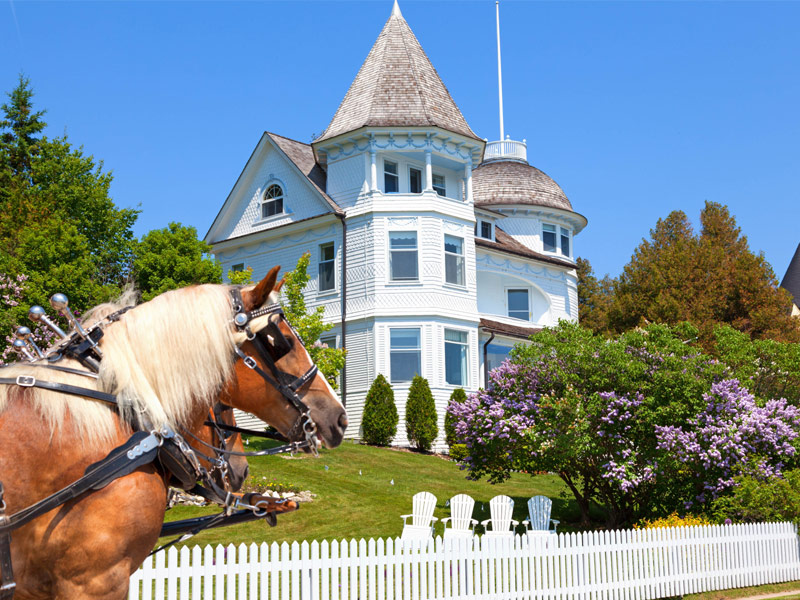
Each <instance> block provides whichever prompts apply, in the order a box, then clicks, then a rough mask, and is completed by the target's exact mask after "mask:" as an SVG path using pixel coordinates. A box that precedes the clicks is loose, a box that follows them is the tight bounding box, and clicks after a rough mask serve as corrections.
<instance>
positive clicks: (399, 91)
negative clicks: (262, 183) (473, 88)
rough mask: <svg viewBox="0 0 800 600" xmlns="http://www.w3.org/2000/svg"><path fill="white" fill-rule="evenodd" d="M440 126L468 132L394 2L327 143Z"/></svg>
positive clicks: (332, 124)
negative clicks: (372, 131)
mask: <svg viewBox="0 0 800 600" xmlns="http://www.w3.org/2000/svg"><path fill="white" fill-rule="evenodd" d="M430 126H434V127H439V128H441V129H445V130H447V131H451V132H454V133H458V134H461V135H465V136H467V137H471V138H474V139H480V138H478V136H476V135H475V133H473V131H472V129H470V127H469V125H467V121H466V120H465V119H464V116H463V115H462V114H461V111H460V110H459V109H458V106H456V103H455V102H454V101H453V98H451V96H450V92H448V91H447V88H446V87H445V85H444V83H442V80H441V79H440V78H439V74H438V73H437V72H436V69H434V68H433V65H432V64H431V61H430V60H428V57H427V56H426V55H425V51H424V50H423V49H422V46H420V44H419V42H418V41H417V38H416V36H415V35H414V33H413V32H412V31H411V28H410V27H409V26H408V23H406V21H405V19H403V15H402V14H401V13H400V9H399V8H398V6H397V2H395V5H394V9H393V10H392V14H391V16H390V17H389V20H388V21H386V25H384V27H383V31H381V33H380V35H379V36H378V39H377V41H376V42H375V45H373V46H372V50H370V53H369V55H368V56H367V59H366V60H365V61H364V64H363V65H361V69H360V70H359V72H358V75H356V78H355V80H354V81H353V83H352V85H351V86H350V89H349V90H348V91H347V94H346V95H345V97H344V100H342V103H341V104H340V105H339V109H338V110H337V111H336V114H335V115H334V116H333V120H331V122H330V125H328V128H327V129H326V130H325V131H324V132H323V133H322V135H321V136H320V137H319V138H318V139H317V140H315V141H316V142H319V141H322V140H326V139H329V138H332V137H335V136H337V135H341V134H343V133H347V132H349V131H355V130H356V129H360V128H361V127H430Z"/></svg>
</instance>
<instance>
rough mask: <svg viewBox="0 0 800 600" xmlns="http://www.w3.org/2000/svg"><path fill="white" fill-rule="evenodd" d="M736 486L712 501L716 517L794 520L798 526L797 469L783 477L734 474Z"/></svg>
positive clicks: (738, 520) (799, 484) (747, 520)
mask: <svg viewBox="0 0 800 600" xmlns="http://www.w3.org/2000/svg"><path fill="white" fill-rule="evenodd" d="M736 481H737V482H738V484H739V485H738V487H736V488H734V490H733V492H732V493H731V494H729V495H727V496H723V497H721V498H718V499H717V500H715V501H714V503H713V505H712V514H713V515H714V518H715V520H717V521H718V522H723V521H725V519H730V520H731V521H732V522H734V523H763V522H765V521H771V522H775V521H793V522H794V523H795V524H796V525H800V470H798V469H795V470H793V471H786V472H785V473H784V478H780V477H773V478H770V479H768V480H767V481H763V480H761V479H754V478H752V477H737V478H736Z"/></svg>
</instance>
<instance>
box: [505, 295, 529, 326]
mask: <svg viewBox="0 0 800 600" xmlns="http://www.w3.org/2000/svg"><path fill="white" fill-rule="evenodd" d="M508 316H509V317H512V318H514V319H522V320H523V321H530V320H531V311H530V304H529V301H528V290H508Z"/></svg>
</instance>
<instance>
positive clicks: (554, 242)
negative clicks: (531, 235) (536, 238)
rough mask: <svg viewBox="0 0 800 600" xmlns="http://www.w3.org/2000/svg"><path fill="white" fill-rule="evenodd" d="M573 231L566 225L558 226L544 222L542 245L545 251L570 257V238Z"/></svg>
mask: <svg viewBox="0 0 800 600" xmlns="http://www.w3.org/2000/svg"><path fill="white" fill-rule="evenodd" d="M571 237H572V232H571V231H570V230H569V229H565V228H564V227H556V226H555V225H551V224H550V223H542V247H543V249H544V251H545V252H552V253H553V254H561V255H563V256H566V257H567V258H569V257H570V246H571V245H572V244H571V243H570V239H571Z"/></svg>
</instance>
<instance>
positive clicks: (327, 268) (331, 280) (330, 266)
mask: <svg viewBox="0 0 800 600" xmlns="http://www.w3.org/2000/svg"><path fill="white" fill-rule="evenodd" d="M335 258H336V255H335V254H334V249H333V242H328V243H327V244H320V246H319V291H320V292H326V291H328V290H332V289H333V288H335V287H336V274H335V271H334V267H335V261H334V259H335Z"/></svg>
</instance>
